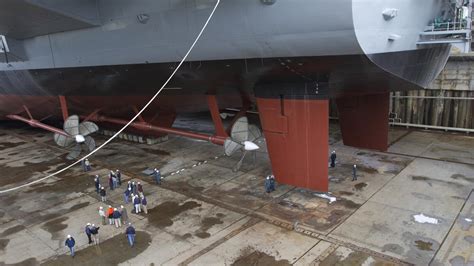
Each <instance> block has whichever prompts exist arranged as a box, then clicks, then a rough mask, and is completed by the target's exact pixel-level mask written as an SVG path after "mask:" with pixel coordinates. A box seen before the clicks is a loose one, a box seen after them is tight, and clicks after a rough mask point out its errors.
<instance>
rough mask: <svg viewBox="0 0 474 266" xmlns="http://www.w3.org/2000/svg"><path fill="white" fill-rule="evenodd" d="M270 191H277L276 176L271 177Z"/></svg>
mask: <svg viewBox="0 0 474 266" xmlns="http://www.w3.org/2000/svg"><path fill="white" fill-rule="evenodd" d="M270 191H271V192H273V191H275V176H274V175H270Z"/></svg>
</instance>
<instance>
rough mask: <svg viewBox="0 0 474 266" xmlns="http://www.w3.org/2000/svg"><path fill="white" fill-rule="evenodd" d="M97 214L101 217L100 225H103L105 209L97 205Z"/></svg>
mask: <svg viewBox="0 0 474 266" xmlns="http://www.w3.org/2000/svg"><path fill="white" fill-rule="evenodd" d="M99 216H100V218H101V219H102V225H105V224H106V223H105V211H104V207H102V206H100V207H99Z"/></svg>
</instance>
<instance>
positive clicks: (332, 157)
mask: <svg viewBox="0 0 474 266" xmlns="http://www.w3.org/2000/svg"><path fill="white" fill-rule="evenodd" d="M336 157H337V156H336V151H332V152H331V167H332V168H334V167H335V166H336Z"/></svg>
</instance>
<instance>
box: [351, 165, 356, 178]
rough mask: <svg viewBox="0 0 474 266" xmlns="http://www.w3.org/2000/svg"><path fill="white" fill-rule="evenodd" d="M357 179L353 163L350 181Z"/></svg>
mask: <svg viewBox="0 0 474 266" xmlns="http://www.w3.org/2000/svg"><path fill="white" fill-rule="evenodd" d="M356 180H357V165H355V164H354V166H353V167H352V181H356Z"/></svg>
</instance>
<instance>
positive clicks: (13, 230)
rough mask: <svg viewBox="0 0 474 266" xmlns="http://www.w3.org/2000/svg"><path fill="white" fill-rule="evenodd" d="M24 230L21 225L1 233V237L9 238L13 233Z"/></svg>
mask: <svg viewBox="0 0 474 266" xmlns="http://www.w3.org/2000/svg"><path fill="white" fill-rule="evenodd" d="M25 228H26V227H25V226H23V225H21V224H19V225H16V226H13V227H10V228H8V229H7V230H5V231H4V232H3V233H2V236H9V235H12V234H14V233H18V232H20V231H21V230H23V229H25Z"/></svg>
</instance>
